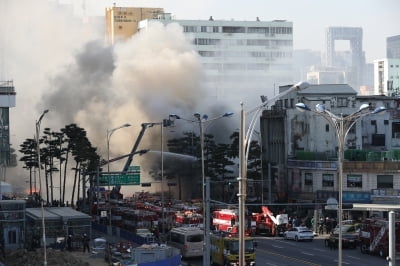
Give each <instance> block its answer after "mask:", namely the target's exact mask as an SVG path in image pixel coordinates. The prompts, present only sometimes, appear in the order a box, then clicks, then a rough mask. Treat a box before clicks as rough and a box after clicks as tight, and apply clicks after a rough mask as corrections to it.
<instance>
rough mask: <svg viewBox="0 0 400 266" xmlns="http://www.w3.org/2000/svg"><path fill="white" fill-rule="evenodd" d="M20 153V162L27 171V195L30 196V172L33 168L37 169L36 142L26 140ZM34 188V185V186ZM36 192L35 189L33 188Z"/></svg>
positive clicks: (31, 191)
mask: <svg viewBox="0 0 400 266" xmlns="http://www.w3.org/2000/svg"><path fill="white" fill-rule="evenodd" d="M20 147H21V149H20V150H19V152H20V153H22V154H23V156H22V157H21V159H20V161H21V162H23V163H24V166H23V168H25V169H28V170H29V194H30V195H31V196H32V193H33V189H32V186H33V185H32V172H33V169H34V168H35V167H37V165H38V162H37V151H36V140H34V139H26V140H25V141H24V142H23V143H22V144H21V145H20ZM35 186H36V184H35ZM35 192H36V187H35Z"/></svg>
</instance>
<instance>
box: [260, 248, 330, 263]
mask: <svg viewBox="0 0 400 266" xmlns="http://www.w3.org/2000/svg"><path fill="white" fill-rule="evenodd" d="M258 251H259V252H260V251H261V252H262V253H266V254H270V255H274V256H277V257H281V258H285V259H287V260H291V261H296V262H300V263H303V264H305V265H310V266H322V265H321V264H317V263H314V262H311V261H306V260H302V259H298V258H294V257H289V256H286V255H283V254H279V253H275V252H271V251H266V250H260V249H259V250H258Z"/></svg>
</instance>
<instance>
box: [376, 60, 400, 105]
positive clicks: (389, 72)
mask: <svg viewBox="0 0 400 266" xmlns="http://www.w3.org/2000/svg"><path fill="white" fill-rule="evenodd" d="M399 77H400V58H399V59H395V58H384V59H380V60H375V61H374V88H375V94H379V95H386V96H393V97H400V79H399Z"/></svg>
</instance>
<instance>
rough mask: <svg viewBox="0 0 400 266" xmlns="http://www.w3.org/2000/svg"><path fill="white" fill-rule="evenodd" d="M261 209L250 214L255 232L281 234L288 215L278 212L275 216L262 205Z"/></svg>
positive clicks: (284, 228)
mask: <svg viewBox="0 0 400 266" xmlns="http://www.w3.org/2000/svg"><path fill="white" fill-rule="evenodd" d="M261 209H262V213H253V214H252V221H254V222H255V233H256V234H267V235H271V236H275V235H281V234H283V232H285V230H286V226H287V223H288V215H287V214H278V215H277V216H276V217H275V216H274V214H273V213H272V212H271V211H270V210H269V209H268V207H267V206H262V207H261Z"/></svg>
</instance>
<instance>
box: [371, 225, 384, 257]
mask: <svg viewBox="0 0 400 266" xmlns="http://www.w3.org/2000/svg"><path fill="white" fill-rule="evenodd" d="M385 232H386V223H385V224H384V225H383V226H382V228H381V230H379V233H378V234H377V235H376V237H375V238H374V240H373V241H372V243H371V245H370V246H369V250H370V251H373V250H374V249H375V248H376V246H377V245H378V243H379V242H380V241H381V239H382V237H383V236H384V234H385Z"/></svg>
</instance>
